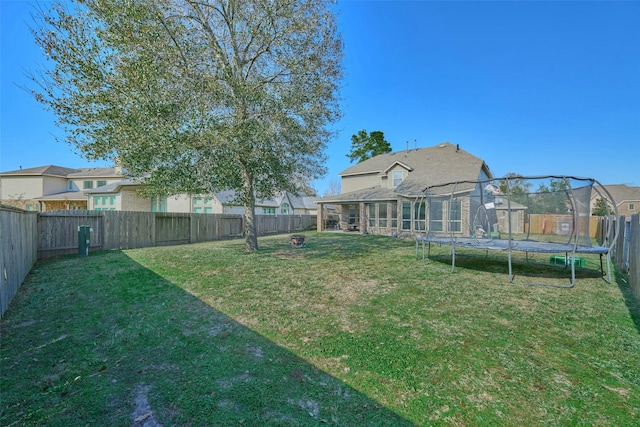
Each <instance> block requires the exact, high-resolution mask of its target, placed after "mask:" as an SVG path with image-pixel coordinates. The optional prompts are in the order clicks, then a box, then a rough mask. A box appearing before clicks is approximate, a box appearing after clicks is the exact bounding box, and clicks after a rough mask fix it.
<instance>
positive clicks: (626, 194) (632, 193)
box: [603, 184, 640, 205]
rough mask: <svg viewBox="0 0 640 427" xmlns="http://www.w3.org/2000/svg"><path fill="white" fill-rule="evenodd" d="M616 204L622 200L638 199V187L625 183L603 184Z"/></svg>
mask: <svg viewBox="0 0 640 427" xmlns="http://www.w3.org/2000/svg"><path fill="white" fill-rule="evenodd" d="M603 187H605V188H606V189H607V191H609V193H611V197H613V200H614V201H615V203H616V204H617V205H619V204H620V203H623V202H630V201H640V187H629V186H628V185H625V184H615V185H604V186H603Z"/></svg>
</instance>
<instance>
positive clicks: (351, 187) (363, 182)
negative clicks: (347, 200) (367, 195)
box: [342, 173, 381, 193]
mask: <svg viewBox="0 0 640 427" xmlns="http://www.w3.org/2000/svg"><path fill="white" fill-rule="evenodd" d="M380 183H381V180H380V177H379V176H378V174H377V173H375V174H367V175H351V176H343V177H342V192H343V193H349V192H351V191H356V190H359V189H361V188H368V187H380Z"/></svg>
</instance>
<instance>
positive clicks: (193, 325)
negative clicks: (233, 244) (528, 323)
mask: <svg viewBox="0 0 640 427" xmlns="http://www.w3.org/2000/svg"><path fill="white" fill-rule="evenodd" d="M0 325H1V328H2V337H3V339H2V345H1V348H2V368H3V369H2V373H1V376H0V380H1V385H2V387H1V393H2V394H1V396H2V401H3V406H4V407H5V409H3V410H2V412H0V424H2V425H42V424H47V425H64V426H75V425H78V426H80V425H83V426H84V425H134V426H143V425H251V426H257V425H260V426H279V425H281V426H313V425H345V426H411V425H413V424H412V423H410V422H409V421H407V420H405V419H403V418H402V417H400V416H399V415H398V414H396V413H394V412H392V411H391V410H389V409H388V408H385V407H383V406H382V405H380V404H379V403H377V402H376V401H374V400H372V399H370V398H369V397H367V396H366V395H363V394H361V393H359V392H358V391H357V390H355V389H353V388H351V387H349V386H348V385H346V384H345V383H343V382H342V381H340V380H339V379H337V378H335V377H333V376H331V375H329V374H327V373H326V372H324V371H322V370H320V369H318V368H316V367H315V366H314V365H312V364H311V363H309V362H307V361H305V360H303V359H301V358H300V357H298V356H296V355H295V354H294V353H292V352H290V351H289V350H287V349H285V348H283V347H281V346H279V345H278V344H276V343H274V342H272V341H270V340H269V339H267V338H265V337H264V336H262V335H260V334H259V333H257V332H255V331H253V330H251V329H249V328H247V327H245V326H244V325H242V324H240V323H238V322H237V321H235V320H234V319H232V318H230V317H229V316H227V315H225V314H224V313H222V312H220V311H218V310H216V309H215V308H213V307H211V306H210V305H208V304H206V303H204V302H203V301H201V300H200V299H198V298H196V297H194V296H193V295H191V294H189V293H187V292H185V291H184V290H183V289H182V288H181V287H180V286H179V285H178V284H174V283H171V282H169V281H167V280H166V279H165V278H163V277H161V276H159V275H158V274H156V273H154V272H153V271H151V270H149V269H147V268H145V267H144V266H142V265H140V264H139V263H137V262H135V261H134V260H132V259H131V258H129V257H128V256H127V255H126V253H124V252H121V251H109V252H102V253H95V254H91V256H89V257H85V258H78V257H64V258H59V259H56V260H53V261H47V262H40V263H38V264H37V265H36V267H35V268H34V270H33V273H32V274H31V275H30V276H29V277H28V278H27V280H26V281H25V283H24V284H23V285H22V287H21V288H20V290H19V291H18V295H17V296H16V298H15V300H14V302H13V303H12V305H11V307H10V308H9V310H8V312H7V313H6V314H5V317H4V318H3V319H2V323H1V324H0Z"/></svg>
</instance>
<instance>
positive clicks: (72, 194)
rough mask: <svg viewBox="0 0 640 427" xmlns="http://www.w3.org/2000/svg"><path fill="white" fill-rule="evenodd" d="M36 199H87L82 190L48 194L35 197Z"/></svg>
mask: <svg viewBox="0 0 640 427" xmlns="http://www.w3.org/2000/svg"><path fill="white" fill-rule="evenodd" d="M36 200H49V201H51V200H79V201H85V202H86V201H87V196H86V195H85V194H84V193H83V192H82V191H65V192H63V193H57V194H48V195H46V196H41V197H36Z"/></svg>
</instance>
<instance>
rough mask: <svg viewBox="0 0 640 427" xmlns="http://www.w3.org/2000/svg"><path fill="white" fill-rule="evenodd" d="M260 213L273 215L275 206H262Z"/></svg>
mask: <svg viewBox="0 0 640 427" xmlns="http://www.w3.org/2000/svg"><path fill="white" fill-rule="evenodd" d="M262 213H263V214H264V215H275V214H276V208H262Z"/></svg>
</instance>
